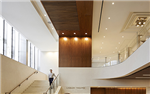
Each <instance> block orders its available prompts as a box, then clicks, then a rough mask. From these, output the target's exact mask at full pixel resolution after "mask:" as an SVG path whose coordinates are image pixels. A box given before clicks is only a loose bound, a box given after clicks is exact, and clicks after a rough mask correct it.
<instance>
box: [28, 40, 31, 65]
mask: <svg viewBox="0 0 150 94" xmlns="http://www.w3.org/2000/svg"><path fill="white" fill-rule="evenodd" d="M30 45H31V43H30V42H29V41H28V66H29V67H31V58H30V54H31V52H30V48H31V46H30Z"/></svg>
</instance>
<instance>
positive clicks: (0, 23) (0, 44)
mask: <svg viewBox="0 0 150 94" xmlns="http://www.w3.org/2000/svg"><path fill="white" fill-rule="evenodd" d="M0 54H3V19H2V17H0Z"/></svg>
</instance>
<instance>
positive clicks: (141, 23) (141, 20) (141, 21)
mask: <svg viewBox="0 0 150 94" xmlns="http://www.w3.org/2000/svg"><path fill="white" fill-rule="evenodd" d="M146 19H147V17H138V19H137V20H136V25H135V26H137V27H143V26H144V24H145V23H146Z"/></svg>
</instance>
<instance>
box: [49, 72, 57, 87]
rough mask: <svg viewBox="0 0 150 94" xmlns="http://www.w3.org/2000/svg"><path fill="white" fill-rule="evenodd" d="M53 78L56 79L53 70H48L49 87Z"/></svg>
mask: <svg viewBox="0 0 150 94" xmlns="http://www.w3.org/2000/svg"><path fill="white" fill-rule="evenodd" d="M54 77H56V75H55V74H54V73H53V70H52V69H50V73H49V83H50V86H51V84H52V82H53V80H54Z"/></svg>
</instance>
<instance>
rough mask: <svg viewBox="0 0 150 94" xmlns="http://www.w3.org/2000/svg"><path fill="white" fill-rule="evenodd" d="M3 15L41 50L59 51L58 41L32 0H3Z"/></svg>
mask: <svg viewBox="0 0 150 94" xmlns="http://www.w3.org/2000/svg"><path fill="white" fill-rule="evenodd" d="M2 16H3V17H4V19H6V20H7V21H8V23H10V24H11V25H12V26H13V27H14V28H15V29H16V30H17V31H18V32H20V33H21V34H23V35H24V36H25V37H26V38H27V39H28V40H29V41H31V42H32V43H33V44H34V45H35V46H36V47H38V48H39V49H40V50H41V51H58V42H57V41H56V40H55V39H54V37H53V36H52V34H51V33H50V31H49V30H48V28H47V27H46V25H45V24H44V22H43V20H42V19H41V17H40V16H39V14H38V13H37V11H36V10H35V8H34V7H33V5H32V3H31V2H30V0H3V1H2Z"/></svg>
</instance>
